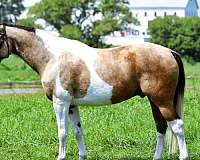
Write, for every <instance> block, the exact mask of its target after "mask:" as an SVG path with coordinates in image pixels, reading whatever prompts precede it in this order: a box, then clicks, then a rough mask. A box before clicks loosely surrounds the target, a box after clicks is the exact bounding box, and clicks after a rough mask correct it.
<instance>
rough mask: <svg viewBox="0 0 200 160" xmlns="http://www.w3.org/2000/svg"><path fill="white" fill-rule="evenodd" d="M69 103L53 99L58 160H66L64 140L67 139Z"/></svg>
mask: <svg viewBox="0 0 200 160" xmlns="http://www.w3.org/2000/svg"><path fill="white" fill-rule="evenodd" d="M69 106H70V101H67V100H65V99H61V98H57V97H54V98H53V107H54V110H55V113H56V119H57V125H58V138H59V155H58V160H65V159H66V138H67V131H68V129H67V120H68V114H69Z"/></svg>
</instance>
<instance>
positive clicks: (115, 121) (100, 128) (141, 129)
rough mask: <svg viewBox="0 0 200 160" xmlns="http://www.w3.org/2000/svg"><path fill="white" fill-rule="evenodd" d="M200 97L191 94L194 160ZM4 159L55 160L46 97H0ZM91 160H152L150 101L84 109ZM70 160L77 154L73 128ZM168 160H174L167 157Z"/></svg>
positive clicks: (199, 150) (188, 119)
mask: <svg viewBox="0 0 200 160" xmlns="http://www.w3.org/2000/svg"><path fill="white" fill-rule="evenodd" d="M199 96H200V94H199V93H198V92H196V93H195V94H194V92H187V93H186V96H185V97H186V98H185V106H186V108H185V129H186V139H187V143H188V148H189V153H190V159H196V160H197V159H199V157H200V134H199V129H200V127H199V126H200V124H199V123H200V117H199V115H200V109H199V104H200V99H199V98H198V97H199ZM0 103H1V106H0V121H1V124H0V159H3V160H24V159H26V160H29V159H30V160H35V159H37V160H45V159H46V160H53V159H55V158H56V156H57V154H58V153H57V151H58V140H57V128H56V121H55V115H54V113H53V108H52V105H51V102H50V101H49V100H47V99H46V97H45V96H44V95H43V94H34V95H10V96H1V97H0ZM80 111H81V117H82V122H83V126H84V130H85V138H86V146H87V150H88V160H107V159H108V160H135V159H152V155H153V153H154V149H155V144H156V140H155V135H156V130H155V126H154V121H153V117H152V114H151V109H150V106H149V103H148V101H147V99H141V98H139V97H135V98H133V99H131V100H128V101H126V102H123V103H120V104H117V105H113V106H112V107H110V106H104V107H103V106H102V107H84V106H83V107H81V108H80ZM67 156H68V157H67V158H68V159H70V160H75V159H77V157H78V149H77V144H76V141H75V138H74V136H73V134H72V129H71V126H70V127H69V136H68V141H67ZM164 159H178V156H177V155H175V156H174V157H173V158H172V157H169V156H168V154H167V153H165V158H164Z"/></svg>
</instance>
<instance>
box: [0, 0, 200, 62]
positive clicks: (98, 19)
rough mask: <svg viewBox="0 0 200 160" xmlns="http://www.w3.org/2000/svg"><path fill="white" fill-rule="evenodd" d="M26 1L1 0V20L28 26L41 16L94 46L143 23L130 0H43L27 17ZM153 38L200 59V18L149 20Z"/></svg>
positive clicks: (183, 53)
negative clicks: (133, 12)
mask: <svg viewBox="0 0 200 160" xmlns="http://www.w3.org/2000/svg"><path fill="white" fill-rule="evenodd" d="M22 2H23V0H1V2H0V21H3V22H14V23H20V24H23V25H28V26H36V27H37V28H38V27H40V28H42V26H40V25H38V24H36V21H37V19H43V20H45V22H46V23H45V24H46V26H53V27H54V28H55V29H56V30H57V31H58V32H59V34H60V35H61V36H64V37H67V38H71V39H76V40H79V41H82V42H84V43H86V44H88V45H90V46H93V47H105V46H106V45H105V44H104V42H103V39H102V37H104V36H106V35H109V34H111V33H113V32H114V31H121V30H125V29H126V26H127V25H129V24H139V22H138V21H137V19H135V18H134V17H133V15H132V13H131V11H130V9H129V6H128V5H129V1H128V0H109V1H107V0H59V1H58V0H41V1H40V2H39V3H36V4H35V5H34V6H33V7H31V8H30V9H29V12H28V16H27V18H26V19H20V20H19V15H20V14H21V13H22V12H23V11H24V10H25V7H24V6H23V3H22ZM148 28H149V34H150V35H151V41H152V42H153V43H157V44H160V45H163V46H166V47H168V48H171V49H173V50H175V51H177V52H179V53H180V54H181V55H182V56H185V57H188V59H193V60H196V61H200V18H198V17H186V18H180V17H176V16H166V17H163V18H161V17H158V18H157V19H155V20H153V21H150V22H149V27H148Z"/></svg>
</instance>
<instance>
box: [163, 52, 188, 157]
mask: <svg viewBox="0 0 200 160" xmlns="http://www.w3.org/2000/svg"><path fill="white" fill-rule="evenodd" d="M172 54H173V56H174V58H175V59H176V62H177V64H178V67H179V76H178V83H177V86H176V92H175V96H174V107H175V108H176V112H177V114H178V116H179V117H180V118H181V119H183V98H184V90H185V72H184V67H183V62H182V60H181V58H180V55H179V54H178V53H176V52H174V51H172ZM167 143H168V145H169V153H170V154H173V153H175V152H176V151H177V141H176V137H175V135H173V133H172V130H171V129H169V128H168V142H167Z"/></svg>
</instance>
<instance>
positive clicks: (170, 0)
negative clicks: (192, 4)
mask: <svg viewBox="0 0 200 160" xmlns="http://www.w3.org/2000/svg"><path fill="white" fill-rule="evenodd" d="M188 1H189V0H153V1H151V0H129V2H130V6H131V8H158V7H159V8H160V7H164V8H186V7H187V4H188ZM195 1H196V0H195ZM196 4H197V2H196Z"/></svg>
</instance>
